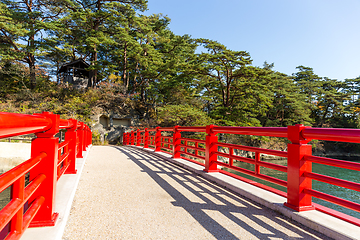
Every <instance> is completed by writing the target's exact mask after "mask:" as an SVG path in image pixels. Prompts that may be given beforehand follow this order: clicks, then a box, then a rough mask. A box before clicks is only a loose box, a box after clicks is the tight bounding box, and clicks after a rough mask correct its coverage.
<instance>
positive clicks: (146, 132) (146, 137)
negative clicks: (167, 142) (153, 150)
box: [144, 128, 149, 148]
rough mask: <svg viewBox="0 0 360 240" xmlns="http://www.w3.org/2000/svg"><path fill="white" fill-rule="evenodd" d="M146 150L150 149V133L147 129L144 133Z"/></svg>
mask: <svg viewBox="0 0 360 240" xmlns="http://www.w3.org/2000/svg"><path fill="white" fill-rule="evenodd" d="M144 148H149V131H148V129H147V128H145V132H144Z"/></svg>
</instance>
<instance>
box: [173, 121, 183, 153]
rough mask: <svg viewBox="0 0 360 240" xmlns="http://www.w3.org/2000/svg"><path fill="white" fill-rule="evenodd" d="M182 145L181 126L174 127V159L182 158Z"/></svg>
mask: <svg viewBox="0 0 360 240" xmlns="http://www.w3.org/2000/svg"><path fill="white" fill-rule="evenodd" d="M180 144H181V132H180V130H179V126H175V127H174V135H173V156H172V157H173V158H180V150H181V148H180Z"/></svg>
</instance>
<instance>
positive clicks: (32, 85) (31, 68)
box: [28, 54, 36, 90]
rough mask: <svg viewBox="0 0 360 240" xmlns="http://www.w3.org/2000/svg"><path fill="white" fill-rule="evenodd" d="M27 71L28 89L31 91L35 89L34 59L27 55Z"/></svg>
mask: <svg viewBox="0 0 360 240" xmlns="http://www.w3.org/2000/svg"><path fill="white" fill-rule="evenodd" d="M28 64H29V71H30V89H31V90H33V89H34V88H35V87H36V69H35V57H34V55H32V54H29V61H28Z"/></svg>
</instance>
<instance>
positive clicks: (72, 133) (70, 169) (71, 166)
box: [65, 119, 78, 174]
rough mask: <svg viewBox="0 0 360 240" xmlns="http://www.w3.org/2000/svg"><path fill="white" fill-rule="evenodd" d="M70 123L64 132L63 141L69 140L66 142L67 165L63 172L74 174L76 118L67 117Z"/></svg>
mask: <svg viewBox="0 0 360 240" xmlns="http://www.w3.org/2000/svg"><path fill="white" fill-rule="evenodd" d="M69 120H70V121H71V123H72V127H71V128H69V129H67V131H66V133H65V141H70V142H69V144H68V147H69V148H68V149H69V157H68V161H69V163H70V164H69V167H68V169H66V172H65V174H76V172H77V171H76V169H75V164H76V138H77V132H76V129H77V123H78V122H77V120H75V119H69Z"/></svg>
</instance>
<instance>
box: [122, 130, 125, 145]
mask: <svg viewBox="0 0 360 240" xmlns="http://www.w3.org/2000/svg"><path fill="white" fill-rule="evenodd" d="M125 136H126V133H125V132H123V135H122V142H123V145H126V139H125Z"/></svg>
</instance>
